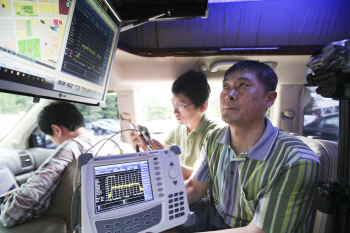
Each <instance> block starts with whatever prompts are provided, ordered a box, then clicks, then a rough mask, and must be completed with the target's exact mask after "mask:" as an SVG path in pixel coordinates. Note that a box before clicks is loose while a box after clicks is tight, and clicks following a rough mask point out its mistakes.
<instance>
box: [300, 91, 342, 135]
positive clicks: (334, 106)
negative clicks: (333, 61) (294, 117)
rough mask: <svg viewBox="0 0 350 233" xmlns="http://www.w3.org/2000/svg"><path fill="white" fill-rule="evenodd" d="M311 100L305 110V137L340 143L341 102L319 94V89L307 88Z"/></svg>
mask: <svg viewBox="0 0 350 233" xmlns="http://www.w3.org/2000/svg"><path fill="white" fill-rule="evenodd" d="M307 89H308V90H309V91H310V95H311V100H310V102H309V103H308V104H307V105H306V107H305V110H304V129H303V135H304V136H316V137H319V138H322V139H325V140H331V141H338V130H339V101H336V100H333V99H332V98H324V97H322V96H321V95H319V94H317V92H316V89H317V87H307Z"/></svg>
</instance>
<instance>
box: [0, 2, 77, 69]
mask: <svg viewBox="0 0 350 233" xmlns="http://www.w3.org/2000/svg"><path fill="white" fill-rule="evenodd" d="M69 6H70V2H69V1H67V0H24V1H7V0H0V21H1V24H0V31H2V32H5V33H1V34H0V47H1V48H0V49H3V48H7V49H9V50H12V52H13V53H17V54H20V56H22V58H24V59H26V60H28V61H32V62H35V63H39V64H40V63H42V64H41V65H44V66H46V67H48V68H52V69H56V68H57V61H58V58H59V52H60V51H59V48H60V47H61V44H62V40H63V35H64V31H65V26H66V23H67V19H68V10H69ZM13 28H15V29H16V30H13ZM17 56H18V55H17Z"/></svg>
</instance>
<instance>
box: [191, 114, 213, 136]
mask: <svg viewBox="0 0 350 233" xmlns="http://www.w3.org/2000/svg"><path fill="white" fill-rule="evenodd" d="M208 120H209V118H208V116H207V114H206V113H204V114H203V116H202V119H201V121H200V122H199V124H198V126H197V128H196V129H195V130H193V131H192V132H196V133H203V132H204V130H205V129H206V128H207V127H208Z"/></svg>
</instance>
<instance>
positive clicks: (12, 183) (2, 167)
mask: <svg viewBox="0 0 350 233" xmlns="http://www.w3.org/2000/svg"><path fill="white" fill-rule="evenodd" d="M18 189H19V185H18V183H17V181H16V177H15V175H14V174H13V172H12V170H11V168H10V167H9V165H8V164H7V163H0V204H1V203H2V202H3V200H4V199H5V196H6V195H8V194H11V193H13V192H15V191H16V190H18Z"/></svg>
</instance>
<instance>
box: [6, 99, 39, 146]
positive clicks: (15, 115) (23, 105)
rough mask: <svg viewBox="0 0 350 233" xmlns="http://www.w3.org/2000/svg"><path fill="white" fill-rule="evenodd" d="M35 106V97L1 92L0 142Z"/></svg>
mask: <svg viewBox="0 0 350 233" xmlns="http://www.w3.org/2000/svg"><path fill="white" fill-rule="evenodd" d="M33 105H34V103H33V97H28V96H21V95H15V94H8V93H2V92H0V140H2V139H3V138H4V137H5V136H6V135H7V134H8V133H9V132H10V131H11V130H12V129H13V127H15V126H16V124H17V123H18V122H19V121H20V120H21V119H22V117H23V116H24V115H25V114H26V113H27V112H28V111H29V109H30V108H31V107H32V106H33Z"/></svg>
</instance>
